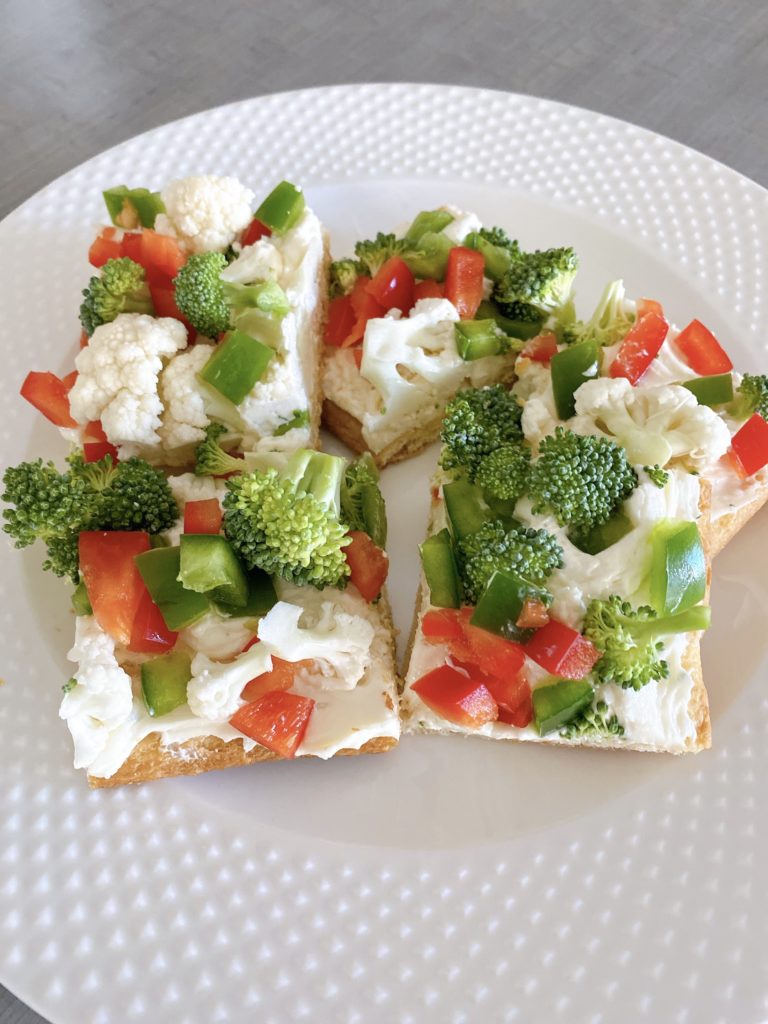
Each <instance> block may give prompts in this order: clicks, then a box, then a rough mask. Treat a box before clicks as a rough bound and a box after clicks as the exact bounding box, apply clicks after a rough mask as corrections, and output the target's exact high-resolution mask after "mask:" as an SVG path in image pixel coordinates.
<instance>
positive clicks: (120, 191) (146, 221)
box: [102, 185, 165, 230]
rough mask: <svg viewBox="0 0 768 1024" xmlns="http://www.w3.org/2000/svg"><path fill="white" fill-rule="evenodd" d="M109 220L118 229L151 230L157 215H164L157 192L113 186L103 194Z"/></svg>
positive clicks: (163, 207) (161, 202) (163, 208)
mask: <svg viewBox="0 0 768 1024" xmlns="http://www.w3.org/2000/svg"><path fill="white" fill-rule="evenodd" d="M102 195H103V196H104V202H105V203H106V206H107V212H108V213H109V217H110V220H111V221H112V223H113V224H115V225H116V226H117V227H119V228H127V229H129V230H130V229H132V228H137V227H139V225H141V226H142V227H144V228H153V227H154V226H155V218H156V217H157V215H158V213H165V205H164V203H163V200H162V199H161V198H160V193H159V192H150V191H149V189H146V188H128V186H127V185H115V187H114V188H108V189H107V190H106V192H103V193H102Z"/></svg>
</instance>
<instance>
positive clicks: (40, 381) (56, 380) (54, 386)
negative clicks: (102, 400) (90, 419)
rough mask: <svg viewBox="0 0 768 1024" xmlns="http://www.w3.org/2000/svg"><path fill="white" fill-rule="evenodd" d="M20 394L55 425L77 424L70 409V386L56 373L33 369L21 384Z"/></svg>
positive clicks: (73, 425) (67, 425)
mask: <svg viewBox="0 0 768 1024" xmlns="http://www.w3.org/2000/svg"><path fill="white" fill-rule="evenodd" d="M70 386H71V385H70ZM20 394H21V397H22V398H26V400H27V401H28V402H29V403H30V405H34V407H35V408H36V409H37V410H38V412H41V413H42V414H43V416H45V418H46V419H47V420H50V422H51V423H53V424H54V425H55V426H57V427H76V426H77V423H76V422H75V420H73V419H72V414H71V413H70V411H69V387H67V384H66V383H65V381H63V380H61V378H60V377H57V376H56V374H55V373H47V372H46V373H38V372H37V371H36V370H33V371H32V372H31V373H28V374H27V376H26V379H25V380H24V383H23V384H22V385H21V391H20Z"/></svg>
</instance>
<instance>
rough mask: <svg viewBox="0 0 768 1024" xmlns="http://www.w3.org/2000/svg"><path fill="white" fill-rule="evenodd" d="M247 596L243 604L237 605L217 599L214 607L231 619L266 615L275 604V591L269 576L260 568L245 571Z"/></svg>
mask: <svg viewBox="0 0 768 1024" xmlns="http://www.w3.org/2000/svg"><path fill="white" fill-rule="evenodd" d="M247 581H248V597H247V598H246V602H245V604H244V605H242V606H240V607H238V606H237V605H234V604H227V603H226V601H217V602H216V607H217V608H218V609H219V611H220V612H221V613H222V615H228V616H229V617H230V618H233V619H260V618H261V616H262V615H266V614H267V612H268V611H269V609H270V608H272V607H273V605H276V604H277V593H276V592H275V585H274V583H273V582H272V580H271V578H270V577H269V576H268V575H267V574H266V573H265V572H262V571H261V569H253V570H251V572H249V573H247Z"/></svg>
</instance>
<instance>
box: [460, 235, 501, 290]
mask: <svg viewBox="0 0 768 1024" xmlns="http://www.w3.org/2000/svg"><path fill="white" fill-rule="evenodd" d="M463 244H464V245H465V246H466V247H467V248H468V249H476V250H477V251H478V252H479V253H482V256H483V259H484V260H485V276H486V277H488V278H490V279H491V281H500V280H501V279H502V277H504V275H505V274H506V272H507V271H508V270H509V268H510V267H511V266H512V253H511V252H510V251H509V249H505V248H504V246H503V245H494V244H493V242H489V241H488V239H487V238H483V236H482V235H481V234H480V232H479V231H471V232H470V233H469V234H468V235H467V237H466V238H465V239H464V242H463Z"/></svg>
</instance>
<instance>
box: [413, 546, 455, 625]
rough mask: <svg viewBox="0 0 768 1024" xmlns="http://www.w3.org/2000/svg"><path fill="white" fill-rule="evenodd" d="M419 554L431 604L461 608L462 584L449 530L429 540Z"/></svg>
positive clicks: (439, 606) (440, 606) (438, 606)
mask: <svg viewBox="0 0 768 1024" xmlns="http://www.w3.org/2000/svg"><path fill="white" fill-rule="evenodd" d="M419 552H420V554H421V564H422V566H423V567H424V575H425V577H426V580H427V586H428V587H429V595H430V598H429V599H430V602H431V603H432V604H433V605H434V606H435V607H436V608H460V607H461V584H460V583H459V571H458V569H457V567H456V558H455V557H454V554H453V545H452V543H451V535H450V533H449V532H448V530H447V529H445V528H444V529H442V530H440V532H439V533H435V534H433V535H432V536H431V537H429V538H427V540H425V541H424V543H423V544H421V545H420V546H419Z"/></svg>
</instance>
